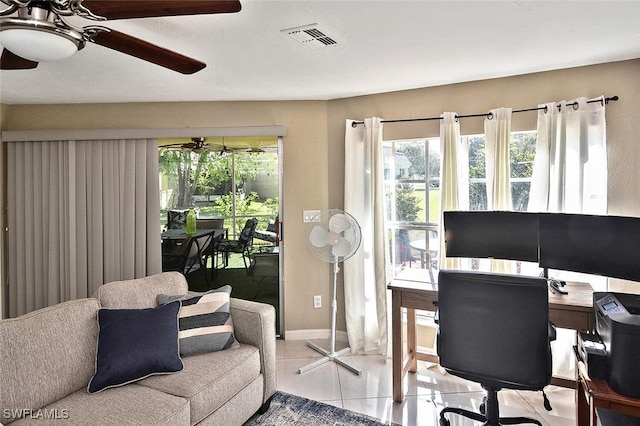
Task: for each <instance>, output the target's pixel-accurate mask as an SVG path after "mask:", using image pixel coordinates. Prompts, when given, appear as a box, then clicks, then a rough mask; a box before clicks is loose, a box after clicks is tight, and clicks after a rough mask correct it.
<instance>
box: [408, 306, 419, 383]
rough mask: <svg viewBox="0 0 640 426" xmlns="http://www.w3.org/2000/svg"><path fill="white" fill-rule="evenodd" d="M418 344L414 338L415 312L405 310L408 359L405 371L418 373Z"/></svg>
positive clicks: (413, 310)
mask: <svg viewBox="0 0 640 426" xmlns="http://www.w3.org/2000/svg"><path fill="white" fill-rule="evenodd" d="M417 353H418V344H417V337H416V310H415V309H409V308H407V356H408V357H409V360H408V365H407V371H409V372H410V373H415V372H417V371H418V359H417V355H416V354H417Z"/></svg>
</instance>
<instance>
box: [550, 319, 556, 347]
mask: <svg viewBox="0 0 640 426" xmlns="http://www.w3.org/2000/svg"><path fill="white" fill-rule="evenodd" d="M554 340H556V326H555V325H554V324H553V323H552V322H551V321H549V341H550V342H553V341H554Z"/></svg>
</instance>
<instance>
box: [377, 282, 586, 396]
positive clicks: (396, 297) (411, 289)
mask: <svg viewBox="0 0 640 426" xmlns="http://www.w3.org/2000/svg"><path fill="white" fill-rule="evenodd" d="M387 288H389V290H391V335H392V358H393V360H392V362H393V400H394V401H396V402H402V399H403V392H402V380H403V378H404V376H405V374H406V373H407V371H410V372H412V373H415V372H416V370H417V361H418V360H420V361H429V362H438V356H437V355H436V354H432V353H425V352H418V350H417V345H416V312H415V311H416V309H419V310H424V311H435V310H436V308H437V303H438V286H437V285H436V284H430V283H416V282H408V281H404V282H403V281H395V282H393V283H391V284H389V286H388V287H387ZM565 289H566V290H567V291H568V292H569V294H566V295H564V294H559V293H556V294H553V293H551V292H550V293H549V320H550V321H551V322H552V323H553V324H555V325H556V327H560V328H568V329H572V330H578V331H584V332H590V331H592V330H593V327H594V324H595V320H594V316H593V288H592V287H591V286H590V285H589V284H588V283H577V282H567V285H566V286H565ZM402 308H406V309H407V356H406V359H405V357H404V356H403V351H402V347H403V342H402ZM554 383H555V384H559V385H564V386H569V387H573V383H572V381H570V380H566V379H556V380H554Z"/></svg>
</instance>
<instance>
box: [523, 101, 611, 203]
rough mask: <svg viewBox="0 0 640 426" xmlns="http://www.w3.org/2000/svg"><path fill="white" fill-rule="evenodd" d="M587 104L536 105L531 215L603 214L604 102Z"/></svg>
mask: <svg viewBox="0 0 640 426" xmlns="http://www.w3.org/2000/svg"><path fill="white" fill-rule="evenodd" d="M587 101H588V99H587V98H578V99H576V100H574V101H569V102H567V101H561V102H559V103H558V104H556V103H555V102H552V103H548V104H544V105H539V107H540V108H544V109H541V110H540V111H539V112H538V142H537V145H536V158H535V162H534V169H533V178H532V183H531V194H530V199H529V211H543V212H544V211H549V212H565V213H590V214H606V212H607V146H606V145H607V137H606V121H605V114H604V113H605V107H604V97H601V98H600V102H589V103H588V102H587ZM558 105H559V108H558Z"/></svg>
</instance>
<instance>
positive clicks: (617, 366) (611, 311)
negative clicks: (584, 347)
mask: <svg viewBox="0 0 640 426" xmlns="http://www.w3.org/2000/svg"><path fill="white" fill-rule="evenodd" d="M593 308H594V310H595V317H596V332H597V333H598V335H599V336H600V338H601V339H602V342H603V343H604V346H605V350H606V358H607V363H606V364H607V367H606V369H607V376H606V377H605V379H606V380H607V382H608V383H609V386H611V388H612V389H613V390H615V391H617V392H618V393H621V394H622V395H627V396H631V397H634V398H640V295H637V294H626V293H608V292H594V293H593Z"/></svg>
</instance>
